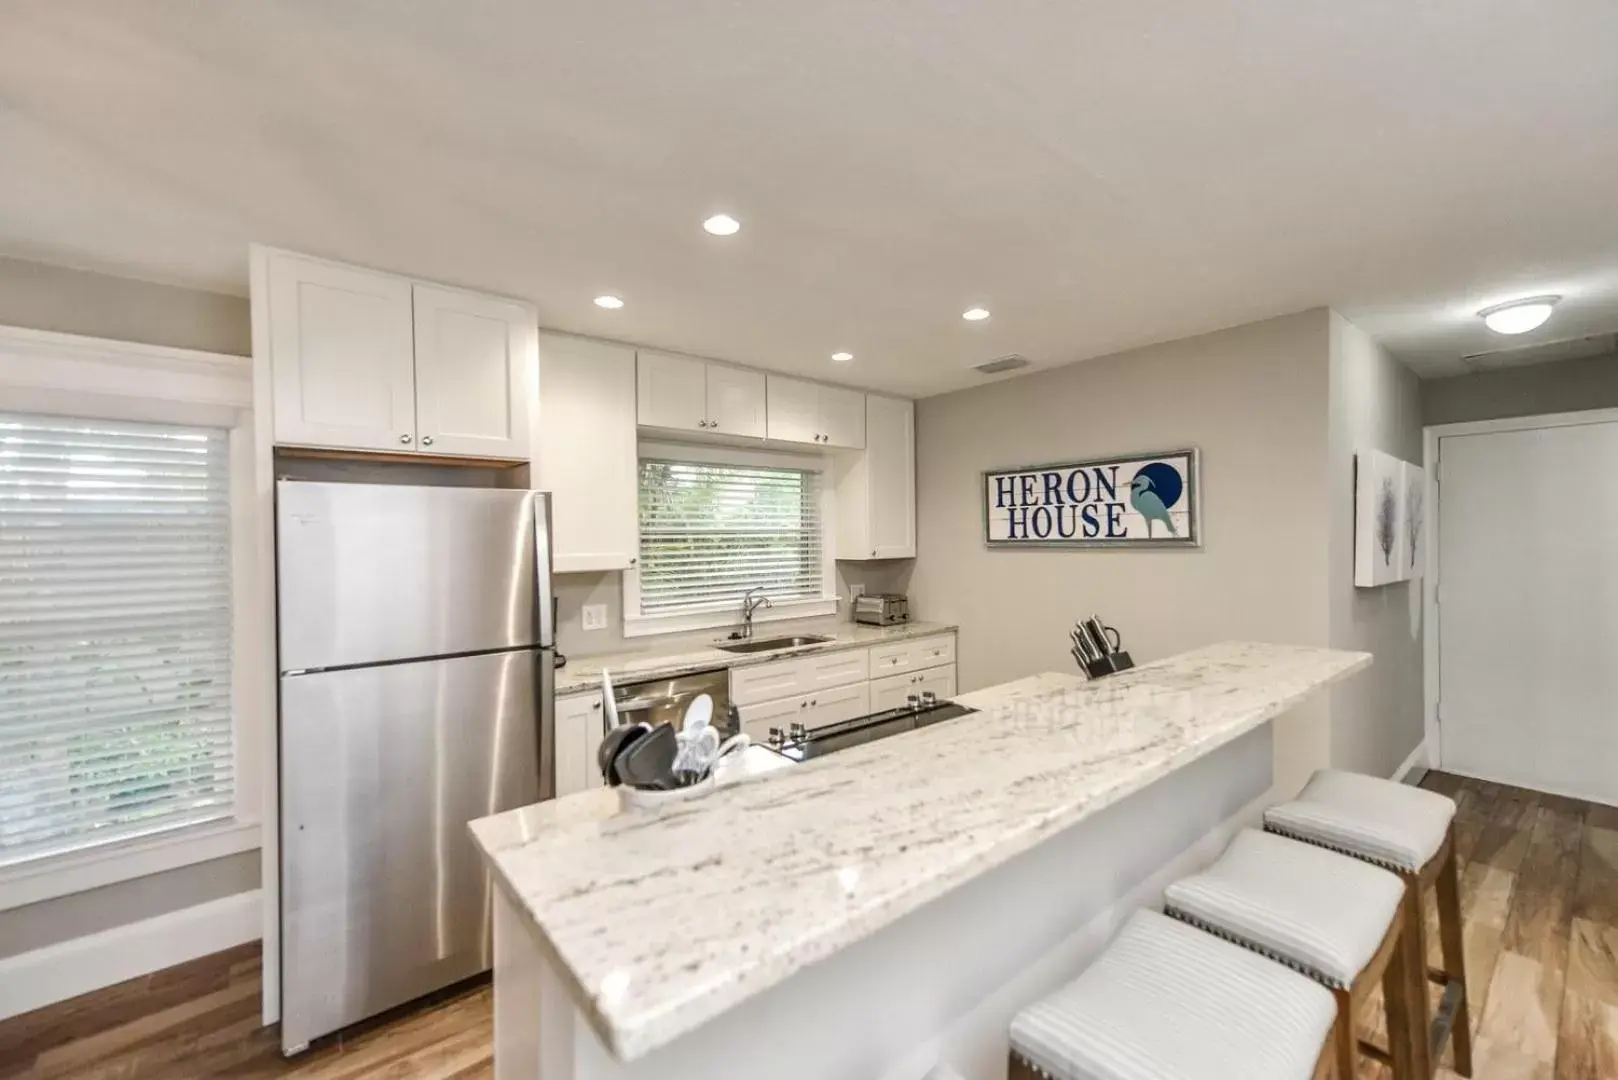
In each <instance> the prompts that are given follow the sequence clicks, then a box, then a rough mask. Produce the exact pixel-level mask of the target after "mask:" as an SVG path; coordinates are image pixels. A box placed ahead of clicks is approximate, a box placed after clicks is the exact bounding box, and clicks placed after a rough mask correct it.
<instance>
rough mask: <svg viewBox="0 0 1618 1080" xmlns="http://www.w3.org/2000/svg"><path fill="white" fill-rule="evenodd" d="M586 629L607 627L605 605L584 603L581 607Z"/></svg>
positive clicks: (603, 628)
mask: <svg viewBox="0 0 1618 1080" xmlns="http://www.w3.org/2000/svg"><path fill="white" fill-rule="evenodd" d="M581 621H582V622H583V623H584V628H585V629H586V630H605V629H606V628H607V605H606V604H585V605H584V607H583V609H582V619H581Z"/></svg>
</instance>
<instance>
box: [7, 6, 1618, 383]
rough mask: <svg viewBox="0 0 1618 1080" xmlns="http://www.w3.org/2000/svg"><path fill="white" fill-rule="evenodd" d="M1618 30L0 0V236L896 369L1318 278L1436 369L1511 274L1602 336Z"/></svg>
mask: <svg viewBox="0 0 1618 1080" xmlns="http://www.w3.org/2000/svg"><path fill="white" fill-rule="evenodd" d="M1615 56H1618V4H1615V3H1613V2H1612V0H1496V2H1493V3H1488V4H1480V3H1478V2H1477V0H1424V2H1420V3H1412V2H1411V0H1354V2H1345V0H1287V2H1285V3H1259V4H1254V3H1251V2H1248V0H1154V2H1147V3H1127V2H1117V0H1115V2H1112V3H1099V2H1085V0H997V2H993V3H986V2H983V0H936V2H921V0H908V2H907V0H890V2H886V3H873V2H871V0H812V2H806V0H745V2H741V0H673V2H670V0H620V2H612V0H548V2H545V3H535V2H533V0H477V2H459V3H458V2H451V0H439V2H434V3H428V2H424V0H232V2H229V3H201V4H199V3H196V2H194V0H175V2H164V0H51V2H48V3H47V2H41V0H0V252H4V253H8V254H12V255H18V256H21V257H24V258H34V259H40V260H44V261H48V262H57V263H65V264H68V265H73V266H81V267H88V268H92V269H100V270H106V271H110V272H113V273H120V274H125V275H128V276H134V277H141V278H148V279H153V280H160V281H169V282H174V283H178V284H185V285H190V286H196V287H202V288H207V289H213V290H218V291H227V292H235V293H245V291H246V282H247V267H246V247H247V244H248V242H249V241H252V240H259V241H263V242H266V243H271V244H276V245H279V246H283V247H290V248H295V249H300V250H307V251H311V252H317V253H322V254H327V255H331V256H334V257H338V258H343V259H347V260H351V261H354V262H359V263H365V264H370V265H375V266H378V267H384V268H387V269H392V270H398V271H402V272H407V273H412V274H416V275H419V276H423V277H428V278H435V279H440V280H445V281H451V282H458V283H461V284H465V285H469V286H474V287H480V288H485V289H489V290H494V291H499V292H505V293H511V294H515V295H519V296H524V297H528V298H530V299H532V300H534V301H535V302H537V303H538V305H539V309H540V313H541V321H542V322H543V323H544V324H546V325H548V326H554V327H559V328H563V329H568V330H574V331H578V332H582V333H590V334H599V335H603V336H610V337H617V338H621V339H625V340H631V341H640V342H647V343H653V344H657V345H661V346H664V347H667V348H674V349H682V350H686V351H690V352H695V353H700V354H705V355H711V356H718V357H724V358H728V359H732V360H737V361H741V362H745V363H752V364H757V365H760V366H764V367H770V368H778V369H782V370H794V371H799V372H803V373H806V374H810V375H817V376H821V377H829V378H834V379H840V380H842V381H846V382H851V383H856V384H861V385H866V386H870V387H874V388H884V389H890V390H896V391H902V392H909V393H917V394H924V393H933V392H938V391H943V390H948V389H952V388H955V387H959V386H965V385H970V384H973V383H976V382H979V381H982V379H983V376H980V375H978V374H976V373H974V372H971V371H969V370H968V368H969V366H970V365H972V364H975V363H978V362H981V361H983V360H986V359H989V358H991V357H995V356H1000V355H1002V354H1005V353H1010V352H1020V353H1024V354H1026V355H1027V356H1029V357H1030V359H1032V360H1033V361H1034V362H1035V363H1036V365H1040V366H1044V365H1049V364H1056V363H1064V362H1068V361H1072V360H1078V359H1083V358H1085V357H1089V356H1095V355H1099V354H1102V353H1107V352H1112V351H1116V350H1118V349H1121V348H1125V347H1129V346H1134V345H1140V344H1145V343H1149V342H1153V341H1161V340H1166V339H1170V338H1175V337H1180V336H1184V335H1187V334H1192V333H1197V332H1201V331H1206V330H1211V329H1215V328H1218V327H1222V326H1229V325H1233V324H1237V323H1242V322H1247V321H1249V320H1253V319H1258V318H1263V317H1266V316H1270V315H1277V314H1282V313H1285V312H1289V311H1295V310H1299V309H1302V308H1306V307H1311V306H1315V305H1320V304H1330V305H1332V306H1335V307H1336V308H1338V310H1340V311H1342V312H1343V313H1344V314H1345V315H1347V316H1348V317H1349V318H1350V319H1353V320H1354V321H1355V322H1357V323H1359V324H1360V325H1361V326H1363V327H1364V328H1365V329H1367V330H1368V331H1370V332H1371V333H1372V334H1373V335H1375V336H1377V337H1378V338H1379V339H1381V340H1382V341H1384V342H1385V343H1386V344H1387V345H1388V346H1389V347H1390V348H1391V349H1392V350H1393V351H1394V352H1395V353H1396V354H1397V355H1399V356H1401V357H1403V358H1404V359H1406V360H1407V361H1408V362H1409V363H1411V365H1412V366H1414V367H1416V368H1417V369H1418V370H1420V371H1422V372H1424V373H1432V374H1439V373H1458V372H1460V371H1463V370H1465V367H1464V365H1462V364H1461V362H1460V357H1461V356H1462V355H1464V354H1467V353H1475V352H1480V351H1484V350H1486V349H1489V348H1493V347H1497V346H1498V345H1499V343H1500V339H1499V338H1497V337H1494V336H1493V335H1490V334H1489V333H1488V332H1487V331H1485V330H1484V329H1483V328H1482V325H1481V323H1480V322H1479V321H1478V319H1477V318H1476V316H1475V314H1474V313H1475V312H1476V310H1477V309H1478V308H1480V307H1482V306H1484V305H1486V304H1489V303H1492V302H1495V301H1499V300H1502V299H1507V298H1510V297H1513V296H1517V295H1525V294H1535V293H1545V292H1556V293H1563V294H1565V295H1566V296H1567V298H1568V299H1567V300H1566V301H1565V302H1564V304H1563V305H1562V309H1561V310H1560V311H1559V312H1558V314H1557V316H1556V317H1555V318H1553V319H1552V320H1551V323H1550V324H1548V325H1547V327H1546V328H1545V329H1543V330H1541V331H1538V332H1536V334H1537V335H1539V336H1540V337H1543V338H1544V339H1545V340H1551V339H1553V338H1567V337H1573V336H1580V335H1584V334H1591V333H1597V332H1602V331H1610V330H1613V329H1615V328H1618V64H1615V62H1614V57H1615ZM718 210H725V211H728V212H730V213H732V214H734V215H736V216H737V217H738V218H740V219H741V220H742V221H743V223H744V228H743V231H742V232H741V234H740V235H738V236H736V237H733V238H731V239H729V240H716V239H714V238H712V237H709V236H707V235H706V234H704V233H703V232H702V231H701V230H700V228H699V223H700V221H701V220H702V219H703V218H704V217H706V216H707V215H709V214H711V213H713V212H715V211H718ZM602 292H616V293H618V294H620V295H622V296H623V297H624V299H625V300H626V301H627V306H626V307H625V308H623V309H622V310H621V311H617V312H606V311H602V310H600V309H598V308H596V307H594V306H593V305H592V304H591V298H592V297H594V296H595V295H597V294H598V293H602ZM978 303H981V304H983V305H984V306H986V307H988V308H990V309H991V310H992V311H993V313H994V316H993V318H992V319H990V320H988V321H987V322H984V323H979V324H968V323H964V322H962V320H961V319H960V312H961V311H962V310H963V309H965V308H967V307H969V306H971V305H973V304H978ZM1531 340H1533V339H1528V340H1526V341H1525V342H1524V343H1525V344H1526V343H1528V341H1531ZM837 349H848V350H850V351H852V352H854V353H856V354H857V359H856V361H855V362H854V363H853V364H849V365H834V364H833V363H832V362H831V361H830V360H829V359H828V356H829V354H830V353H831V352H833V351H834V350H837Z"/></svg>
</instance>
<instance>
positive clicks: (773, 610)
mask: <svg viewBox="0 0 1618 1080" xmlns="http://www.w3.org/2000/svg"><path fill="white" fill-rule="evenodd" d="M649 457H650V458H666V459H668V460H671V461H694V462H699V463H701V464H705V465H752V466H757V467H761V468H770V469H803V470H805V471H808V472H817V473H819V474H820V531H821V545H820V547H821V558H820V561H821V567H820V588H821V595H820V597H819V598H817V599H814V600H794V601H790V602H784V603H779V604H775V605H773V606H771V607H767V608H760V609H759V610H758V612H757V614H756V615H754V617H753V621H754V622H755V623H770V622H782V621H785V620H788V619H805V618H810V617H812V616H816V615H835V614H837V564H836V561H835V558H834V556H835V554H836V551H835V540H836V537H837V520H836V515H837V493H836V492H835V491H833V490H832V484H831V482H830V481H831V470H830V462H829V461H828V460H827V459H826V458H824V457H818V456H815V455H810V454H793V453H784V452H779V451H769V450H745V449H742V448H740V447H732V446H697V445H693V444H689V443H669V442H650V441H643V442H642V443H641V444H640V446H639V448H638V452H637V461H638V459H640V458H649ZM637 513H638V511H637ZM637 554H638V553H637ZM637 561H638V560H637ZM741 621H742V618H741V612H740V611H739V610H728V611H727V610H721V611H690V612H680V613H678V614H674V615H642V614H640V569H639V568H638V566H636V567H631V568H630V569H628V570H625V571H624V637H626V638H633V637H650V636H652V635H654V634H683V633H689V632H691V631H693V630H712V629H715V628H717V627H725V626H736V625H738V624H740V622H741Z"/></svg>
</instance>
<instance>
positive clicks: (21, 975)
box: [0, 889, 264, 1020]
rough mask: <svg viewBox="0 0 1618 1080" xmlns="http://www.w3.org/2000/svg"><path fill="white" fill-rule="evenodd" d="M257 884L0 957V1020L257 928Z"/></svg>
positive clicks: (222, 944) (242, 938)
mask: <svg viewBox="0 0 1618 1080" xmlns="http://www.w3.org/2000/svg"><path fill="white" fill-rule="evenodd" d="M262 906H263V899H262V896H261V894H260V893H259V890H257V889H253V890H252V891H250V892H243V893H237V894H235V895H234V896H226V897H221V898H220V899H218V900H210V901H208V902H207V903H206V904H198V905H196V906H195V907H188V908H182V909H180V910H179V911H171V912H168V913H167V914H164V915H158V916H156V917H154V918H150V919H143V920H141V921H140V922H133V923H129V924H127V925H125V926H115V927H113V928H112V929H110V930H103V931H101V932H99V933H95V934H86V935H85V936H84V937H80V938H74V939H72V940H71V941H63V942H59V943H58V944H55V945H47V946H46V947H45V948H43V949H35V950H34V951H33V952H26V953H19V954H18V955H16V956H8V957H6V958H5V959H3V960H0V1020H4V1019H6V1018H8V1017H12V1016H20V1015H21V1014H23V1013H25V1012H32V1011H33V1010H35V1009H41V1008H44V1007H45V1006H46V1005H54V1004H55V1003H56V1002H58V1001H66V1000H67V999H68V998H73V997H78V996H79V995H80V994H87V993H89V992H90V991H92V990H100V989H101V988H102V987H105V986H112V985H113V984H115V983H121V982H123V981H124V980H126V979H133V978H135V977H137V976H140V975H146V974H149V973H151V972H153V971H162V970H163V969H164V968H167V967H173V966H174V965H175V964H183V963H185V962H186V961H187V960H195V959H197V958H199V957H203V956H207V955H209V954H210V953H216V952H219V951H221V950H223V949H228V948H231V947H232V946H235V945H244V944H246V943H247V942H249V941H257V940H258V939H259V937H260V936H261V935H262V934H263V931H264V923H263V918H262V915H261V908H262Z"/></svg>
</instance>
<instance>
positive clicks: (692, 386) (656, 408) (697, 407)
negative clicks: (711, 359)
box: [637, 349, 708, 431]
mask: <svg viewBox="0 0 1618 1080" xmlns="http://www.w3.org/2000/svg"><path fill="white" fill-rule="evenodd" d="M637 365H638V368H639V376H638V384H639V399H640V400H639V406H638V415H639V417H640V422H641V423H642V424H644V425H645V426H647V427H660V428H689V429H690V430H692V431H696V430H703V431H706V430H707V428H708V365H707V364H705V363H703V362H702V361H701V360H693V359H691V358H690V357H688V356H670V355H668V354H667V353H655V352H648V351H646V350H644V349H643V350H641V352H640V353H639V357H638V360H637Z"/></svg>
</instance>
